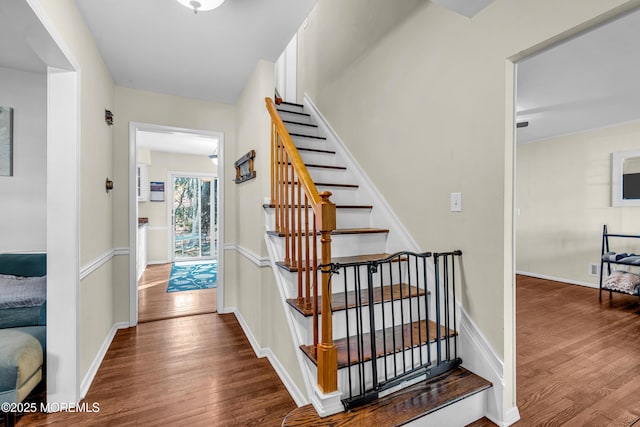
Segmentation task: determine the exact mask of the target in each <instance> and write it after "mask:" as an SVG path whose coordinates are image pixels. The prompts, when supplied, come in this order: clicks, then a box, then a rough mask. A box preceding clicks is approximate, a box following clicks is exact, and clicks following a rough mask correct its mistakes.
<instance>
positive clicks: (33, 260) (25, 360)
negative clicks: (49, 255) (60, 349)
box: [0, 254, 47, 424]
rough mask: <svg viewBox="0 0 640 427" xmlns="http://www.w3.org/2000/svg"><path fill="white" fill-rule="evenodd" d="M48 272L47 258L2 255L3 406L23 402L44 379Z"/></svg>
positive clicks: (0, 377)
mask: <svg viewBox="0 0 640 427" xmlns="http://www.w3.org/2000/svg"><path fill="white" fill-rule="evenodd" d="M46 271H47V265H46V254H0V403H5V402H9V403H18V402H22V400H24V398H25V397H27V395H28V394H29V393H30V392H31V391H32V390H33V389H34V388H35V386H36V385H38V383H39V382H40V381H41V380H42V378H43V366H44V360H45V349H46V326H45V325H46ZM14 417H15V414H6V419H7V420H8V422H9V424H11V421H12V420H14V419H15V418H14Z"/></svg>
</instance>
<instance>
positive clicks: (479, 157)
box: [298, 0, 638, 408]
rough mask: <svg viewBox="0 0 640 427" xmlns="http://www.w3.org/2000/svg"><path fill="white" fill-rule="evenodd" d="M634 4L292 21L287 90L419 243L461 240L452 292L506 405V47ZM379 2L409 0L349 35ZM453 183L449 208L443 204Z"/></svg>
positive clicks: (519, 0)
mask: <svg viewBox="0 0 640 427" xmlns="http://www.w3.org/2000/svg"><path fill="white" fill-rule="evenodd" d="M385 4H386V6H385ZM637 4H638V3H637V2H634V1H622V0H620V1H606V2H602V1H596V0H587V1H584V0H565V1H563V2H561V5H559V3H558V2H557V1H552V0H541V1H535V2H532V1H527V0H496V1H495V2H494V3H492V4H491V5H489V6H488V7H487V8H486V9H484V10H483V11H482V12H480V13H479V14H477V15H476V16H474V17H473V18H472V19H469V18H466V17H463V16H461V15H458V14H456V13H454V12H452V11H450V10H447V9H444V8H443V7H441V6H439V5H437V4H434V3H432V2H421V4H419V5H418V6H417V7H413V6H415V5H414V4H412V2H409V1H408V0H401V1H397V2H395V1H394V2H393V6H390V3H389V2H385V1H382V0H376V1H375V2H374V1H364V0H349V1H345V0H324V1H320V2H318V3H317V5H316V7H315V8H314V10H313V11H312V13H311V15H310V17H309V23H308V26H307V27H306V28H302V29H300V31H299V33H298V44H299V51H300V53H299V64H300V76H299V79H298V82H299V84H300V88H299V92H300V93H303V92H305V93H307V94H309V96H310V97H311V99H313V100H314V102H315V104H316V105H317V106H318V108H319V109H320V111H321V112H322V113H323V115H324V116H325V117H326V118H327V120H328V121H329V122H330V123H331V126H332V127H333V128H334V129H335V131H336V132H337V133H338V135H339V136H340V137H341V139H342V140H343V141H344V142H345V144H346V145H347V147H348V149H349V150H350V151H351V153H352V154H353V155H354V157H355V158H356V159H357V160H358V162H359V164H360V165H361V166H362V167H363V169H364V170H365V171H366V172H367V173H368V175H369V177H370V178H371V179H372V181H373V182H374V184H375V185H376V187H377V188H378V189H379V190H380V191H381V193H382V195H383V196H384V197H385V198H386V200H387V201H388V202H389V204H390V205H391V206H392V207H393V209H394V211H395V212H396V214H397V215H398V217H399V218H400V220H401V221H402V222H403V223H404V225H405V226H406V227H407V229H408V230H409V232H410V233H411V234H412V236H413V237H414V238H415V240H416V241H417V242H418V244H419V245H420V246H421V247H422V248H423V249H425V250H435V251H441V250H451V249H461V250H462V252H463V257H462V263H461V281H462V286H461V288H462V290H461V296H462V298H461V303H462V304H463V305H464V307H465V309H466V311H467V313H468V314H469V315H470V317H471V318H472V319H473V321H474V322H475V323H476V324H477V325H478V327H479V328H480V330H481V331H482V333H483V334H484V335H485V336H486V337H487V339H488V340H489V342H490V344H491V346H492V347H493V348H494V349H495V351H496V353H497V354H498V355H499V356H500V357H501V358H503V361H504V382H505V384H506V393H505V407H506V408H511V407H513V406H515V376H514V372H515V353H514V292H513V289H514V286H513V265H512V253H513V248H512V233H513V228H512V218H513V217H512V212H513V206H512V203H513V187H512V185H513V179H512V173H513V154H512V153H513V115H514V108H513V101H514V89H513V87H514V84H513V83H514V82H513V64H512V62H511V60H515V59H518V58H519V57H520V56H521V55H522V54H523V52H532V51H534V50H536V49H539V48H541V46H543V45H546V44H548V43H550V42H551V41H552V39H555V38H556V37H559V35H561V34H564V35H565V36H567V35H568V34H570V33H572V32H574V31H576V29H577V28H578V27H580V26H583V24H585V22H587V21H590V20H595V21H602V20H603V19H604V18H605V17H604V16H603V15H604V14H606V13H608V12H609V11H610V10H611V9H613V8H615V7H616V6H620V5H623V6H630V5H637ZM389 7H393V8H395V7H397V8H409V9H410V8H411V7H413V9H411V10H410V13H409V14H407V15H406V17H405V18H404V20H401V21H396V22H398V23H397V25H395V26H394V27H392V28H391V29H390V30H389V31H388V32H387V33H385V34H383V35H382V36H381V37H380V38H379V39H375V38H374V39H371V40H370V39H368V38H366V37H360V36H359V35H360V34H363V33H364V34H367V33H368V32H370V30H368V28H370V27H371V26H374V25H376V23H377V20H384V19H383V18H380V15H381V16H383V17H384V15H382V14H383V13H384V12H385V11H386V10H388V8H389ZM591 25H593V22H592V24H591ZM352 33H355V34H352ZM355 41H358V42H359V43H360V46H354V45H355V44H356V42H355ZM332 48H333V49H332ZM345 52H346V53H347V54H345ZM349 52H355V54H353V55H349V54H348V53H349ZM400 171H401V172H400ZM452 192H461V193H462V206H463V210H462V212H459V213H458V212H456V213H454V212H450V211H449V198H450V193H452Z"/></svg>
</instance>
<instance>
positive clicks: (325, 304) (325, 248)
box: [316, 191, 338, 393]
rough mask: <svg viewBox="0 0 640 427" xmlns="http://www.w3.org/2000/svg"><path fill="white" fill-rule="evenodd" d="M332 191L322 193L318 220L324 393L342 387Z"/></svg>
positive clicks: (320, 352)
mask: <svg viewBox="0 0 640 427" xmlns="http://www.w3.org/2000/svg"><path fill="white" fill-rule="evenodd" d="M329 197H331V192H329V191H323V192H322V193H320V198H321V199H322V200H321V202H320V215H319V216H317V219H316V221H317V222H318V226H319V227H320V236H321V237H320V245H321V247H320V250H321V252H322V266H321V273H322V307H321V313H322V334H321V335H322V341H321V342H320V343H319V344H318V348H317V353H318V354H317V356H318V386H319V387H320V390H322V392H323V393H331V392H334V391H336V390H337V389H338V351H337V349H336V346H335V344H334V342H333V321H332V320H333V319H332V311H331V232H332V231H333V230H335V229H336V205H334V204H333V203H332V202H331V201H330V200H329Z"/></svg>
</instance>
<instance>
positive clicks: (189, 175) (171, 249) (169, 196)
mask: <svg viewBox="0 0 640 427" xmlns="http://www.w3.org/2000/svg"><path fill="white" fill-rule="evenodd" d="M176 177H186V178H210V179H211V180H212V182H213V181H214V180H217V179H218V176H217V175H216V174H211V173H199V172H179V171H169V173H168V174H167V184H169V183H171V184H170V190H169V191H168V192H167V224H169V230H168V233H169V234H168V236H169V238H168V239H167V241H168V242H169V247H168V249H167V250H168V251H169V253H168V257H167V259H169V260H171V262H175V261H176V255H175V245H176V242H175V239H176V233H175V224H174V223H173V203H174V200H175V193H174V190H175V185H174V180H175V178H176ZM219 187H220V182H219V181H218V191H220V189H219ZM165 190H166V189H165ZM211 192H212V196H213V194H214V191H213V188H211ZM218 194H219V193H218ZM212 201H213V197H212ZM215 206H216V205H215V204H213V203H212V206H211V207H210V209H211V214H213V213H214V207H215ZM211 218H212V219H213V218H214V216H213V215H211ZM219 218H220V206H219V205H218V219H219ZM212 225H213V224H212ZM216 225H217V224H216ZM218 228H219V227H218ZM219 249H220V242H218V244H217V247H216V253H220V250H219ZM206 259H217V257H215V256H213V255H211V256H205V257H193V258H189V260H193V261H198V260H206Z"/></svg>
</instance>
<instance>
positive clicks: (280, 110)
mask: <svg viewBox="0 0 640 427" xmlns="http://www.w3.org/2000/svg"><path fill="white" fill-rule="evenodd" d="M276 110H278V111H279V112H281V113H289V114H298V115H300V116H306V117H311V114H309V113H301V112H299V111H289V110H283V109H281V108H276Z"/></svg>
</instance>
